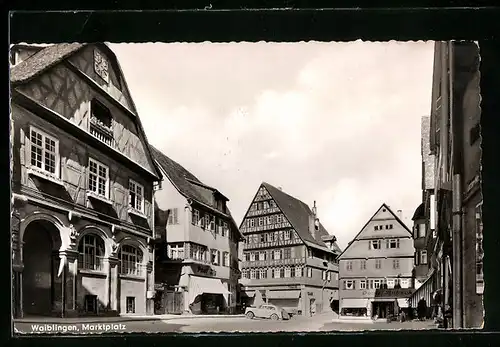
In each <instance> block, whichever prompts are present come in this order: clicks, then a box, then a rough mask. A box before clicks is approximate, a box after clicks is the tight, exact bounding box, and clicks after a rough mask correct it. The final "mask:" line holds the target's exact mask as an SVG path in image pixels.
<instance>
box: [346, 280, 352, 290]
mask: <svg viewBox="0 0 500 347" xmlns="http://www.w3.org/2000/svg"><path fill="white" fill-rule="evenodd" d="M344 289H347V290H353V289H354V281H353V280H345V281H344Z"/></svg>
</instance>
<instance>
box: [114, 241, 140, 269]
mask: <svg viewBox="0 0 500 347" xmlns="http://www.w3.org/2000/svg"><path fill="white" fill-rule="evenodd" d="M142 256H143V255H142V251H141V250H140V249H139V248H137V247H134V246H130V245H123V246H122V247H121V248H120V252H119V254H118V258H119V259H120V273H121V274H125V275H134V276H142V274H143V271H142V259H143V258H142Z"/></svg>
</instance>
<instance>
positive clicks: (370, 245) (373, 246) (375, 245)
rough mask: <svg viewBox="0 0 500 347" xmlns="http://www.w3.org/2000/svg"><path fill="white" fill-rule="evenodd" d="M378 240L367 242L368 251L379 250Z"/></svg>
mask: <svg viewBox="0 0 500 347" xmlns="http://www.w3.org/2000/svg"><path fill="white" fill-rule="evenodd" d="M380 248H381V247H380V240H370V241H369V242H368V249H380Z"/></svg>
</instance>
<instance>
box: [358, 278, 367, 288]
mask: <svg viewBox="0 0 500 347" xmlns="http://www.w3.org/2000/svg"><path fill="white" fill-rule="evenodd" d="M359 289H366V280H360V281H359Z"/></svg>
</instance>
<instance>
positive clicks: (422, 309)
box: [417, 297, 427, 320]
mask: <svg viewBox="0 0 500 347" xmlns="http://www.w3.org/2000/svg"><path fill="white" fill-rule="evenodd" d="M417 315H418V319H419V320H424V319H425V317H426V316H427V303H426V302H425V299H424V297H422V298H421V299H420V301H419V302H418V304H417Z"/></svg>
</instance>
